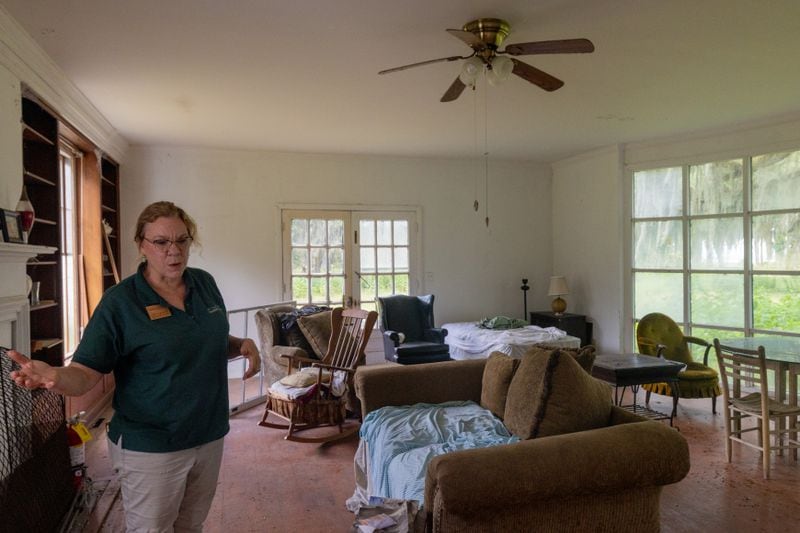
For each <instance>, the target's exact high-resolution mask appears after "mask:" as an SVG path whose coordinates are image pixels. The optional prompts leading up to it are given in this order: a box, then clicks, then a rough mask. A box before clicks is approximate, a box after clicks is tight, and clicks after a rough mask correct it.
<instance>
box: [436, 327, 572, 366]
mask: <svg viewBox="0 0 800 533" xmlns="http://www.w3.org/2000/svg"><path fill="white" fill-rule="evenodd" d="M442 327H443V328H444V329H446V330H447V337H445V342H446V343H447V344H449V345H450V357H452V358H453V359H480V358H483V357H488V356H489V354H491V353H492V352H503V353H504V354H506V355H510V356H511V357H521V356H522V354H524V353H525V352H526V351H527V350H528V349H529V348H530V347H531V346H535V345H537V344H551V345H554V346H559V347H562V348H579V347H580V345H581V340H580V339H579V338H578V337H571V336H570V335H567V334H566V333H565V332H564V331H561V330H560V329H558V328H553V327H550V328H540V327H539V326H525V327H523V328H515V329H483V328H479V327H478V326H477V325H476V323H475V322H453V323H450V324H444V325H443V326H442Z"/></svg>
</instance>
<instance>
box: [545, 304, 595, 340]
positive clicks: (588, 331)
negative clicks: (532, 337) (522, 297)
mask: <svg viewBox="0 0 800 533" xmlns="http://www.w3.org/2000/svg"><path fill="white" fill-rule="evenodd" d="M531 324H532V325H534V326H539V327H540V328H549V327H555V328H558V329H560V330H562V331H566V332H567V335H572V336H573V337H578V338H579V339H580V340H581V346H586V345H587V344H591V343H592V323H591V322H587V321H586V315H575V314H572V313H562V314H560V315H556V314H555V313H553V312H552V311H531Z"/></svg>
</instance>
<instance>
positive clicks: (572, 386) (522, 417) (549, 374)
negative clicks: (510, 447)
mask: <svg viewBox="0 0 800 533" xmlns="http://www.w3.org/2000/svg"><path fill="white" fill-rule="evenodd" d="M611 406H612V402H611V388H610V386H609V385H608V384H606V383H603V382H601V381H598V380H596V379H595V378H593V377H592V376H590V375H589V374H588V373H587V372H586V371H585V370H583V368H582V367H581V366H580V364H578V362H577V361H576V360H575V358H574V357H572V356H571V355H570V354H568V353H565V352H562V351H561V350H551V351H548V350H531V351H529V352H527V353H526V354H525V355H523V356H522V360H521V361H520V364H519V368H517V371H516V372H515V373H514V377H513V378H512V380H511V385H510V386H509V387H508V397H507V399H506V409H505V413H504V416H503V420H504V423H505V425H506V427H507V428H508V429H509V431H511V433H513V434H514V435H517V436H518V437H520V438H522V439H531V438H536V437H546V436H550V435H560V434H563V433H573V432H576V431H585V430H588V429H595V428H599V427H604V426H607V425H608V422H609V417H610V416H611Z"/></svg>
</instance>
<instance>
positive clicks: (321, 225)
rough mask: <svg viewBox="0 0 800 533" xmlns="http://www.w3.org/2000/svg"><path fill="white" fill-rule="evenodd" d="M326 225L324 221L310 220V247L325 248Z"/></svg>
mask: <svg viewBox="0 0 800 533" xmlns="http://www.w3.org/2000/svg"><path fill="white" fill-rule="evenodd" d="M326 233H327V232H326V224H325V221H324V220H310V221H309V234H310V239H309V241H310V244H311V246H325V244H326V242H325V237H326Z"/></svg>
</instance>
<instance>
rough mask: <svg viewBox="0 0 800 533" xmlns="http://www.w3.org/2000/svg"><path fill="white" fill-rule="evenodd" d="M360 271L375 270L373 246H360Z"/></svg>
mask: <svg viewBox="0 0 800 533" xmlns="http://www.w3.org/2000/svg"><path fill="white" fill-rule="evenodd" d="M360 255H361V272H375V248H372V247H370V248H365V247H364V246H362V247H361V253H360Z"/></svg>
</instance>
